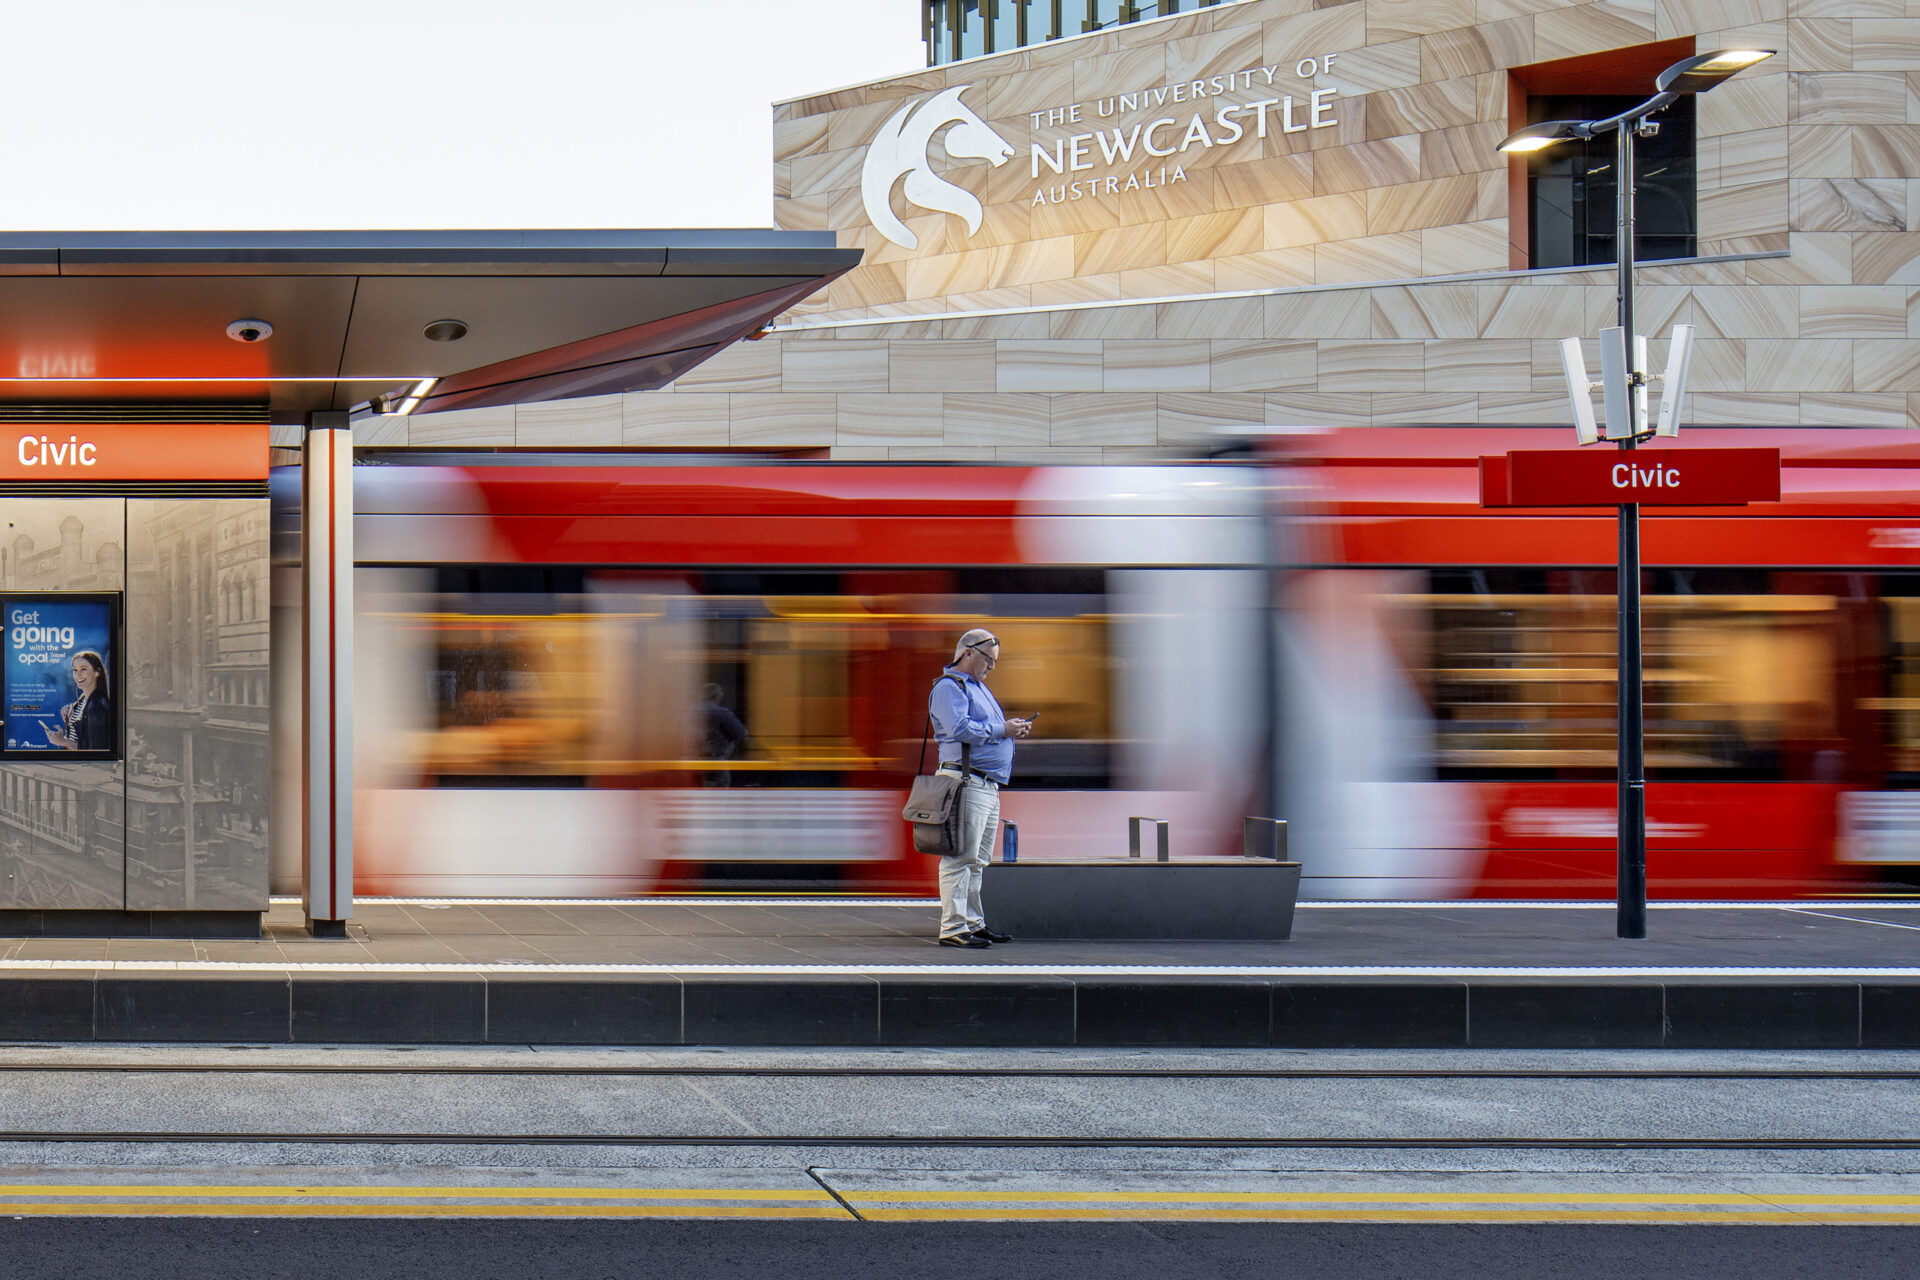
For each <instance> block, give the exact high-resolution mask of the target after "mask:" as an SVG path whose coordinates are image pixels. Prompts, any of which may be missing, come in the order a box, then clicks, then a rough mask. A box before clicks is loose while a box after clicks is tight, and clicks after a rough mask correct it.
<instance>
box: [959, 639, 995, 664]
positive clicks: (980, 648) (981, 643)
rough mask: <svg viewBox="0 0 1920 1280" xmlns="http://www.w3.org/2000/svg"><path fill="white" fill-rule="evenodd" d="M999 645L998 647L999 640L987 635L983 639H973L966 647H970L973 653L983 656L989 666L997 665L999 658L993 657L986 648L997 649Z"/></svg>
mask: <svg viewBox="0 0 1920 1280" xmlns="http://www.w3.org/2000/svg"><path fill="white" fill-rule="evenodd" d="M999 647H1000V642H999V641H998V640H996V639H994V638H993V637H992V636H988V637H987V638H986V639H985V640H975V641H974V642H973V643H972V644H970V645H968V646H967V648H969V649H972V650H973V651H974V652H975V653H978V654H979V655H980V656H981V657H983V658H985V659H986V660H987V666H988V667H990V668H991V667H997V666H999V665H1000V660H999V659H998V658H996V657H994V656H993V655H992V654H990V653H988V652H987V650H988V649H989V648H994V649H997V648H999Z"/></svg>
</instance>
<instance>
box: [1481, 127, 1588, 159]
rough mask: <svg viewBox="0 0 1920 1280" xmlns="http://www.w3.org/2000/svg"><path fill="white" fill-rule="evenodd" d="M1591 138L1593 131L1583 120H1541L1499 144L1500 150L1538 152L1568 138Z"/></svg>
mask: <svg viewBox="0 0 1920 1280" xmlns="http://www.w3.org/2000/svg"><path fill="white" fill-rule="evenodd" d="M1592 136H1593V131H1592V129H1591V127H1590V126H1589V124H1588V122H1587V121H1585V120H1542V121H1541V122H1540V123H1539V124H1530V125H1528V126H1527V127H1526V128H1524V129H1522V130H1520V131H1519V132H1518V133H1514V134H1510V135H1508V137H1507V138H1506V140H1505V141H1503V142H1502V143H1501V144H1500V150H1502V151H1506V152H1526V151H1540V150H1542V149H1544V148H1546V147H1550V146H1552V145H1553V144H1554V143H1556V142H1565V141H1566V140H1567V139H1569V138H1590V137H1592Z"/></svg>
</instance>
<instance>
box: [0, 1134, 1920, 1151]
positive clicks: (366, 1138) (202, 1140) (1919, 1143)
mask: <svg viewBox="0 0 1920 1280" xmlns="http://www.w3.org/2000/svg"><path fill="white" fill-rule="evenodd" d="M7 1143H47V1144H61V1145H67V1144H82V1143H91V1144H99V1143H119V1144H127V1143H139V1144H150V1145H181V1146H219V1145H223V1144H233V1145H242V1146H260V1145H284V1146H447V1147H503V1146H512V1147H905V1148H916V1149H932V1148H942V1147H962V1148H1022V1147H1026V1148H1057V1149H1074V1148H1084V1149H1100V1150H1112V1149H1127V1148H1140V1149H1153V1150H1208V1149H1248V1150H1275V1151H1284V1150H1314V1151H1324V1150H1355V1151H1365V1150H1396V1151H1399V1150H1413V1151H1420V1150H1434V1151H1920V1138H1518V1137H1507V1138H1370V1137H1334V1138H1323V1137H1233V1136H1220V1137H1205V1136H1189V1137H1144V1136H1134V1137H1128V1136H1109V1137H1072V1136H1066V1135H1052V1134H1024V1135H1023V1134H974V1135H958V1134H956V1135H929V1134H792V1133H776V1134H735V1133H720V1134H715V1133H683V1134H672V1133H597V1134H596V1133H588V1134H579V1133H380V1132H367V1133H336V1132H316V1133H303V1132H287V1133H262V1132H257V1131H236V1132H230V1133H194V1132H186V1131H178V1130H129V1131H126V1132H105V1131H84V1130H0V1145H3V1144H7Z"/></svg>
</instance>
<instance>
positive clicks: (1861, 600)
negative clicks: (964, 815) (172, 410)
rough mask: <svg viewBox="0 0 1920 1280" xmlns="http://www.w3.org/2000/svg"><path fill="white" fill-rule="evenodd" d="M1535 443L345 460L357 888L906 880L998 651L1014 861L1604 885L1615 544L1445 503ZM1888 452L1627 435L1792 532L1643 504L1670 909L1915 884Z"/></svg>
mask: <svg viewBox="0 0 1920 1280" xmlns="http://www.w3.org/2000/svg"><path fill="white" fill-rule="evenodd" d="M1563 434H1564V433H1561V432H1534V431H1525V430H1500V429H1476V430H1445V429H1407V430H1398V429H1369V430H1353V431H1331V432H1311V431H1301V432H1285V433H1277V434H1276V435H1275V436H1274V438H1273V439H1272V441H1271V442H1270V445H1269V446H1268V447H1266V448H1264V449H1263V450H1262V451H1261V452H1260V453H1259V454H1258V455H1257V456H1255V457H1252V458H1240V459H1237V460H1233V461H1217V462H1198V463H1189V464H1177V465H1174V464H1169V465H1164V466H1140V467H1058V468H1053V467H976V466H876V465H854V464H831V463H777V462H765V463H755V464H751V465H716V464H711V463H696V462H689V463H686V464H683V465H682V464H675V463H672V462H666V461H658V460H651V459H649V460H647V461H646V462H644V463H641V462H640V461H639V460H636V459H635V458H633V457H632V456H623V457H587V456H581V455H553V456H535V455H515V454H501V455H473V456H449V455H439V456H435V455H431V454H426V453H416V454H398V453H397V454H392V455H386V456H384V457H381V456H379V455H373V456H371V457H369V459H368V460H367V462H366V463H363V465H360V466H358V467H356V468H355V506H356V519H355V539H356V551H355V558H356V562H357V568H356V591H357V609H358V615H357V616H358V628H357V634H356V649H355V671H356V693H355V706H354V713H355V727H356V761H357V764H356V771H357V778H356V785H357V799H356V831H355V841H356V864H357V865H356V872H357V874H356V879H357V888H358V890H359V891H360V892H362V893H366V894H420V895H432V896H462V895H510V896H518V895H532V896H541V895H553V896H558V895H568V896H574V895H617V894H636V893H648V892H668V893H685V892H696V891H700V892H741V891H745V892H783V893H784V892H793V891H800V890H820V891H825V890H832V891H838V892H849V891H851V892H861V893H926V892H930V891H931V888H932V872H933V866H932V863H931V860H929V859H926V858H924V857H920V856H917V855H915V854H913V853H912V852H911V849H910V846H909V845H908V844H907V842H906V840H905V834H906V833H905V829H904V826H903V824H902V823H901V822H900V820H899V805H900V799H901V797H902V795H903V793H904V790H905V788H906V785H907V782H908V780H909V779H910V778H911V777H912V775H913V774H914V772H915V771H916V769H917V767H918V766H917V764H916V760H917V757H918V754H919V752H920V748H921V744H922V734H923V730H924V728H925V715H924V708H925V694H926V690H927V688H928V685H929V684H930V682H931V681H932V680H933V679H934V678H935V677H936V676H937V675H938V673H939V671H940V668H941V666H942V664H943V662H944V661H945V660H946V658H947V657H948V655H949V654H950V652H951V646H952V643H953V638H954V637H955V636H956V635H958V634H959V632H960V631H962V630H964V629H965V628H966V627H968V626H972V625H986V626H990V627H992V628H993V629H994V630H995V632H996V634H998V635H999V636H1000V638H1001V640H1002V643H1003V648H1004V659H1005V660H1004V661H1003V662H1002V664H1001V666H1000V667H999V669H998V670H997V671H996V672H995V674H994V677H993V683H994V688H995V691H996V693H997V694H998V695H999V697H1000V700H1001V702H1002V703H1003V705H1005V706H1006V707H1007V708H1008V710H1009V712H1010V713H1015V714H1027V713H1033V712H1039V713H1040V720H1039V729H1038V732H1037V734H1036V736H1035V738H1034V739H1030V740H1029V741H1027V742H1025V743H1023V744H1022V745H1021V747H1020V750H1019V754H1018V760H1017V765H1016V778H1015V785H1014V787H1012V788H1010V789H1009V790H1008V792H1007V793H1006V796H1005V814H1006V818H1007V820H1008V821H1010V822H1015V823H1017V824H1018V825H1019V828H1020V833H1021V849H1022V856H1025V857H1075V856H1083V855H1090V854H1097V853H1111V852H1114V851H1116V850H1118V849H1119V848H1121V847H1123V842H1124V840H1125V838H1126V819H1127V818H1128V817H1129V816H1131V815H1135V814H1139V815H1144V816H1152V817H1159V818H1165V819H1167V820H1169V822H1170V824H1171V831H1172V836H1173V845H1174V854H1175V856H1183V855H1185V854H1197V853H1234V852H1238V848H1239V833H1240V820H1241V818H1242V817H1243V816H1245V815H1248V814H1266V813H1271V814H1275V815H1277V816H1281V817H1285V818H1287V819H1288V822H1289V827H1290V838H1291V847H1292V853H1293V856H1295V857H1298V858H1300V859H1301V861H1302V862H1303V863H1304V864H1305V872H1306V879H1305V882H1304V885H1303V891H1304V892H1306V893H1308V894H1310V895H1314V896H1319V897H1365V898H1407V897H1417V898H1460V897H1493V898H1526V897H1554V898H1564V897H1604V896H1608V895H1610V894H1611V892H1612V870H1613V856H1614V853H1613V787H1612V768H1613V756H1614V726H1613V698H1614V685H1613V678H1614V676H1613V662H1614V657H1613V653H1614V647H1613V646H1614V633H1613V625H1614V622H1613V618H1614V595H1613V591H1614V571H1613V558H1614V523H1613V519H1612V513H1611V511H1610V510H1581V511H1512V510H1499V511H1488V510H1483V509H1482V508H1480V506H1479V505H1478V492H1477V470H1476V465H1475V463H1476V459H1477V457H1478V456H1479V455H1480V454H1483V453H1498V452H1504V451H1506V450H1508V449H1513V448H1552V447H1562V446H1563V445H1564V443H1565V442H1564V440H1563V439H1562V438H1561V437H1562V436H1563ZM1911 439H1912V437H1910V436H1908V435H1907V434H1906V433H1897V432H1872V431H1851V432H1837V431H1722V430H1714V429H1693V430H1690V432H1689V434H1688V436H1687V437H1686V438H1685V439H1684V440H1683V441H1682V442H1680V443H1679V444H1678V445H1673V444H1668V443H1664V442H1663V443H1662V444H1661V445H1659V446H1657V447H1660V448H1671V447H1681V448H1694V447H1711V446H1713V445H1720V444H1725V445H1736V444H1737V445H1756V444H1757V445H1764V446H1774V447H1779V448H1780V449H1781V450H1782V454H1783V460H1784V473H1783V480H1782V497H1781V501H1780V502H1778V503H1769V504H1764V505H1757V506H1753V507H1748V508H1701V509H1681V508H1667V509H1662V510H1660V511H1659V512H1657V513H1654V512H1651V511H1650V512H1649V514H1647V515H1646V516H1645V517H1644V535H1643V538H1644V557H1645V565H1646V578H1645V591H1646V593H1647V594H1646V628H1645V635H1646V640H1645V650H1646V664H1647V665H1646V687H1647V699H1648V706H1647V759H1648V765H1649V779H1650V786H1649V791H1648V796H1649V799H1648V806H1649V875H1650V886H1651V892H1652V893H1653V894H1654V895H1655V896H1664V897H1684V898H1702V897H1736V898H1737V897H1779V896H1794V895H1806V894H1824V893H1833V892H1857V891H1867V890H1872V889H1875V888H1878V887H1884V886H1885V884H1886V883H1887V882H1888V881H1899V880H1901V879H1903V878H1904V877H1905V876H1906V875H1908V874H1909V873H1910V872H1911V871H1912V870H1913V869H1914V868H1916V867H1920V445H1916V444H1913V443H1909V441H1910V440H1911ZM276 479H277V487H276V495H277V497H278V499H279V504H278V507H277V510H278V512H279V516H280V523H279V524H278V525H277V526H276V537H277V541H276V562H277V564H278V565H279V566H280V568H279V569H277V572H280V573H290V572H297V569H292V568H288V567H287V566H289V565H297V561H298V550H297V539H293V538H288V537H287V536H286V535H287V533H288V532H289V530H290V529H291V528H297V493H291V494H290V493H289V492H288V488H289V487H290V486H289V482H291V484H292V485H294V486H297V472H296V471H293V470H292V469H288V470H287V471H285V472H281V473H277V478H276ZM289 520H291V521H293V522H294V523H293V524H291V525H289V524H288V521H289ZM292 598H293V595H292V593H291V592H289V591H283V590H279V589H276V592H275V599H276V600H277V601H278V600H291V599H292ZM281 634H283V635H285V634H293V633H292V632H291V629H290V628H283V630H282V632H281ZM295 651H296V652H297V647H296V649H295ZM283 652H284V650H283ZM286 665H287V664H284V663H283V664H281V667H282V670H284V669H285V666H286ZM293 665H294V666H295V667H296V668H297V663H295V664H293ZM929 754H931V753H930V751H929ZM290 790H291V789H290V788H287V787H282V788H279V791H280V792H281V793H283V794H284V793H286V792H288V791H290ZM281 874H282V875H284V874H285V872H284V870H283V871H282V873H281Z"/></svg>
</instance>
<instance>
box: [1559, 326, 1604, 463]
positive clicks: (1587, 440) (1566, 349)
mask: <svg viewBox="0 0 1920 1280" xmlns="http://www.w3.org/2000/svg"><path fill="white" fill-rule="evenodd" d="M1560 363H1561V366H1562V367H1563V368H1565V369H1566V371H1567V399H1568V400H1570V401H1572V402H1573V431H1574V434H1575V435H1577V436H1579V437H1580V443H1581V444H1596V443H1598V442H1599V439H1600V424H1599V423H1598V422H1596V421H1595V420H1594V417H1593V384H1592V383H1591V382H1588V381H1587V361H1586V358H1585V357H1584V356H1582V355H1581V354H1580V339H1578V338H1562V339H1560Z"/></svg>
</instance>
